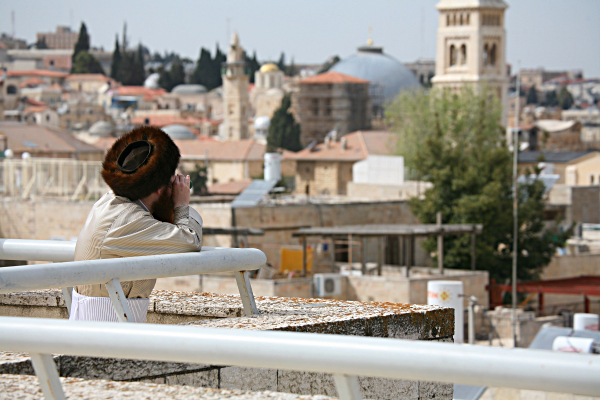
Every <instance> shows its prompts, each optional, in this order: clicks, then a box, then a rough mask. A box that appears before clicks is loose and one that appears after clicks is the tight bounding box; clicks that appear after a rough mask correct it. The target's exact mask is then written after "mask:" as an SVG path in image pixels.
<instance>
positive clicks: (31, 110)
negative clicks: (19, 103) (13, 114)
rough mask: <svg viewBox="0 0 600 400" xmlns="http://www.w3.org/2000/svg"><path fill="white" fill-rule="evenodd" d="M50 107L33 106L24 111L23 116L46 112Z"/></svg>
mask: <svg viewBox="0 0 600 400" xmlns="http://www.w3.org/2000/svg"><path fill="white" fill-rule="evenodd" d="M46 108H48V106H33V107H27V108H26V109H24V110H23V114H31V113H38V112H42V111H44V110H45V109H46Z"/></svg>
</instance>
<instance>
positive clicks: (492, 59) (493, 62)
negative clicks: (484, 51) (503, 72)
mask: <svg viewBox="0 0 600 400" xmlns="http://www.w3.org/2000/svg"><path fill="white" fill-rule="evenodd" d="M490 65H496V44H495V43H494V44H493V45H492V49H491V50H490Z"/></svg>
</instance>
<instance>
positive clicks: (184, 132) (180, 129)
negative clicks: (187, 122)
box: [162, 124, 197, 140]
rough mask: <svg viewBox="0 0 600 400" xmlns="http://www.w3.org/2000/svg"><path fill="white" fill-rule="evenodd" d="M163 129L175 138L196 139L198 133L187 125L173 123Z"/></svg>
mask: <svg viewBox="0 0 600 400" xmlns="http://www.w3.org/2000/svg"><path fill="white" fill-rule="evenodd" d="M162 130H163V131H164V132H165V133H166V134H167V135H169V136H170V137H171V139H173V140H196V139H197V138H196V135H194V133H193V132H192V131H191V130H190V128H188V127H187V126H183V125H179V124H173V125H167V126H165V127H164V128H162Z"/></svg>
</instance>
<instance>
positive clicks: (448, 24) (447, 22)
mask: <svg viewBox="0 0 600 400" xmlns="http://www.w3.org/2000/svg"><path fill="white" fill-rule="evenodd" d="M446 26H450V14H448V15H446Z"/></svg>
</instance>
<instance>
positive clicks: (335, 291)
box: [313, 274, 342, 297]
mask: <svg viewBox="0 0 600 400" xmlns="http://www.w3.org/2000/svg"><path fill="white" fill-rule="evenodd" d="M313 285H314V288H315V297H327V296H339V295H341V294H342V276H341V275H339V274H314V275H313Z"/></svg>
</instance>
